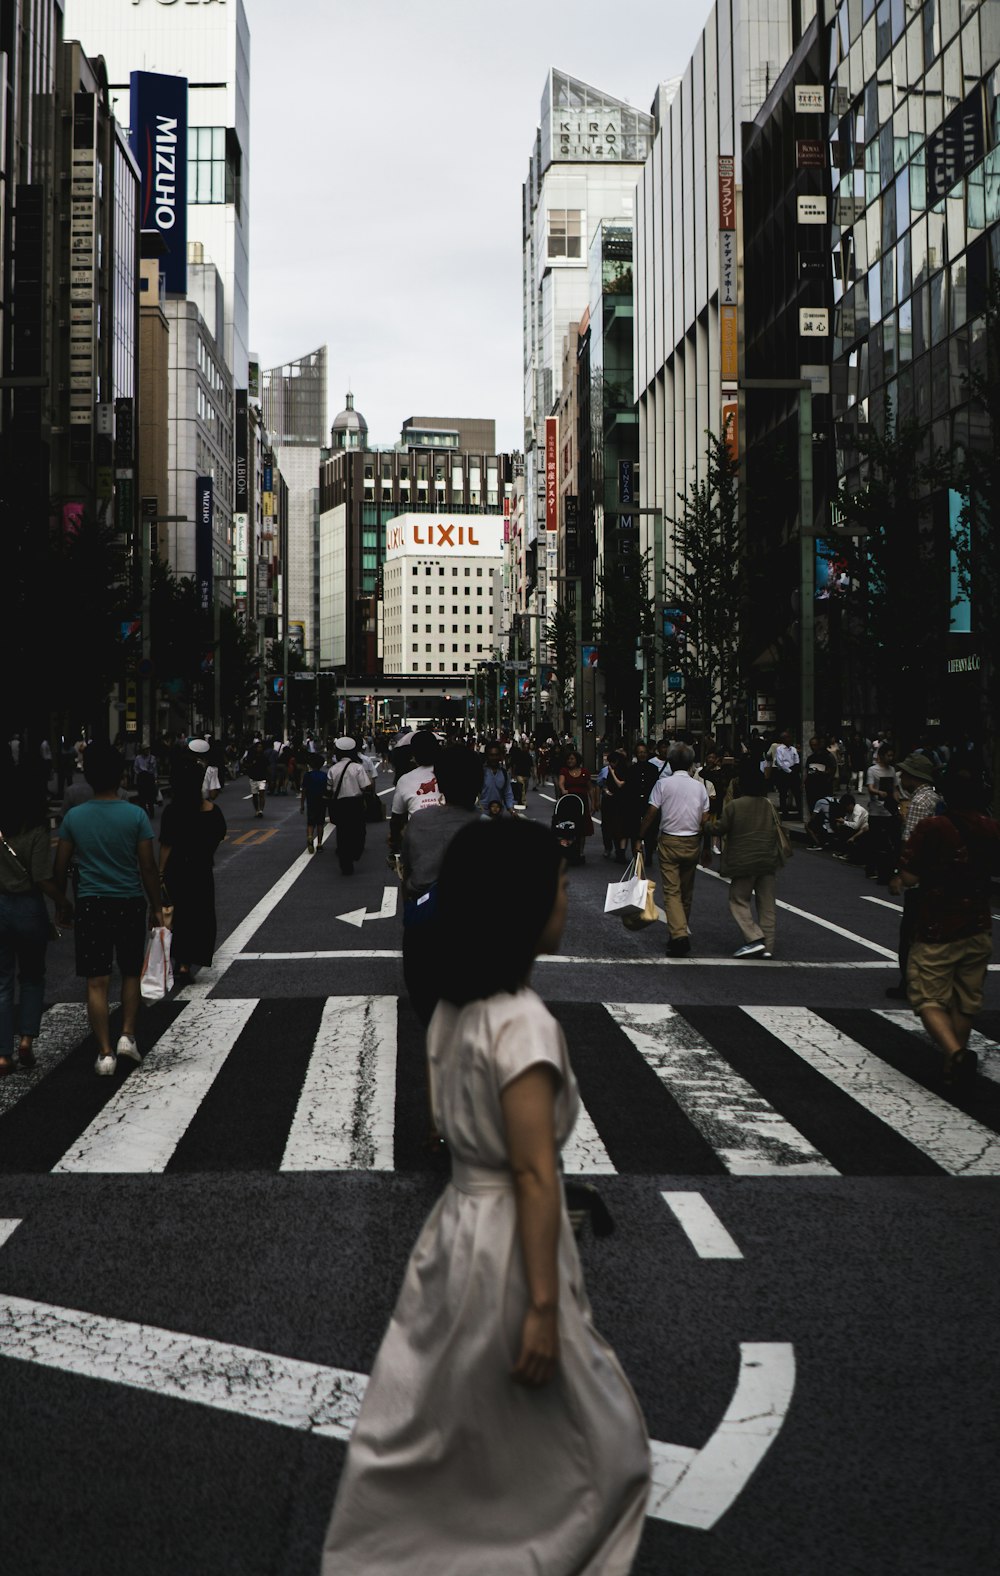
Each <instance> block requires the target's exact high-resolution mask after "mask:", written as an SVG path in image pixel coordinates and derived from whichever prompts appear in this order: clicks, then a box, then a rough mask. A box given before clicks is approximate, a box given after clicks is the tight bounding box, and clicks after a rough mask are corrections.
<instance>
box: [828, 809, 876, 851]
mask: <svg viewBox="0 0 1000 1576" xmlns="http://www.w3.org/2000/svg"><path fill="white" fill-rule="evenodd" d="M830 825H831V828H832V831H833V838H832V841H833V857H834V859H843V860H845V861H848V862H850V863H857V862H858V861H859V860H861V859H863V858H864V850H865V840H866V838H867V835H868V811H867V810H866V809H865V808H864V806H863V805H860V804H858V802H857V800H856V799H855V797H854V795H853V794H852V793H845V794H841V796H840V798H839V799H838V800H837V801H836V803H835V804H834V806H833V809H832V811H831V813H830Z"/></svg>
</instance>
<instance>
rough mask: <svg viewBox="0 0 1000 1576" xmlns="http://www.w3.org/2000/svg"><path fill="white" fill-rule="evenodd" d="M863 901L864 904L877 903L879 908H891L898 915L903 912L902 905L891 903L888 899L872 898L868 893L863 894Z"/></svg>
mask: <svg viewBox="0 0 1000 1576" xmlns="http://www.w3.org/2000/svg"><path fill="white" fill-rule="evenodd" d="M861 901H862V903H877V904H878V906H879V908H891V909H892V910H893V911H894V912H895V913H897V914H901V913H902V912H903V905H902V903H890V902H889V899H888V898H885V897H871V896H870V895H869V894H868V893H867V892H862V893H861Z"/></svg>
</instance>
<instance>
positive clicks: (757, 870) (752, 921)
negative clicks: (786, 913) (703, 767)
mask: <svg viewBox="0 0 1000 1576" xmlns="http://www.w3.org/2000/svg"><path fill="white" fill-rule="evenodd" d="M737 789H738V791H737V795H736V797H734V798H732V799H730V801H729V803H728V804H727V805H725V806H724V807H723V810H722V814H721V816H720V817H719V831H720V834H721V837H722V863H721V866H720V873H721V874H722V875H724V876H728V877H729V912H730V913H731V914H732V916H733V918H734V920H735V921H736V923H737V925H738V927H739V929H740V932H741V934H742V936H743V943H742V945H741V946H739V947H737V949H736V951H735V952H734V953H733V957H734V958H753V957H761V958H772V957H773V956H774V941H775V919H776V914H777V910H776V907H775V878H776V876H777V873H778V871H779V870H780V869H781V867H782V865H783V864H784V862H785V857H784V854H783V852H782V847H781V828H780V822H779V821H778V817H777V812H776V811H775V808H774V805H773V804H772V803H771V801H770V799H769V798H768V797H767V778H766V777H765V776H764V774H763V772H762V771H761V769H760V767H759V765H758V764H757V762H756V761H753V760H750V759H746V758H745V759H744V760H742V761H741V762H740V767H739V775H738V778H737ZM751 897H753V898H755V899H756V902H757V914H756V917H755V916H754V913H753V911H752V909H751V907H750V899H751Z"/></svg>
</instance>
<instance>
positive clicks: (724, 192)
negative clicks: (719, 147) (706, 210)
mask: <svg viewBox="0 0 1000 1576" xmlns="http://www.w3.org/2000/svg"><path fill="white" fill-rule="evenodd" d="M719 229H720V230H735V229H736V160H735V159H734V158H733V156H732V154H722V155H721V156H720V158H719Z"/></svg>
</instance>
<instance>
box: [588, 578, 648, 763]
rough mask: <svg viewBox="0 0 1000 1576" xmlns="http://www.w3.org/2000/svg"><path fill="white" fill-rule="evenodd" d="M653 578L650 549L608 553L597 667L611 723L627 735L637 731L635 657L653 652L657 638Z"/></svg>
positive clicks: (601, 583)
mask: <svg viewBox="0 0 1000 1576" xmlns="http://www.w3.org/2000/svg"><path fill="white" fill-rule="evenodd" d="M652 581H653V571H652V566H651V555H650V554H649V553H648V552H647V553H643V554H636V553H634V552H633V553H629V554H625V555H622V556H620V557H618V558H611V557H608V558H606V559H605V567H604V570H603V571H602V573H601V574H599V575H598V577H597V607H596V610H595V613H594V634H595V636H596V638H597V643H598V646H599V650H600V658H599V667H600V671H601V673H603V675H604V680H605V685H606V704H607V710H608V715H609V717H610V719H611V721H612V726H613V728H615V729H617V730H620V731H621V732H622V733H623V734H625V735H634V734H635V733H637V732H638V728H639V699H640V685H641V673H640V670H639V669H638V668H637V666H636V656H637V654H638V653H639V652H641V651H643V650H646V651H651V650H652V649H653V648H654V647H655V644H656V641H657V638H658V636H657V630H656V617H655V613H654V610H653V593H652Z"/></svg>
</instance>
